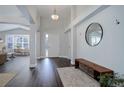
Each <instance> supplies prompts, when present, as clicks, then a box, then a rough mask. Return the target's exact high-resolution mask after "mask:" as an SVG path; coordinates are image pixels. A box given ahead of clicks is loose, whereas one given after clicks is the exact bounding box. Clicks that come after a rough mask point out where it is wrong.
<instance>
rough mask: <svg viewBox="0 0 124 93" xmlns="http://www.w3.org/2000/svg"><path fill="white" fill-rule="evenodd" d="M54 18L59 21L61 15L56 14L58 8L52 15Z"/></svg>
mask: <svg viewBox="0 0 124 93" xmlns="http://www.w3.org/2000/svg"><path fill="white" fill-rule="evenodd" d="M51 18H52V20H55V21H57V20H58V19H59V15H57V14H56V9H54V11H53V14H52V15H51Z"/></svg>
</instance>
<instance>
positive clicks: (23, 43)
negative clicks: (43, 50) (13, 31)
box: [6, 35, 29, 49]
mask: <svg viewBox="0 0 124 93" xmlns="http://www.w3.org/2000/svg"><path fill="white" fill-rule="evenodd" d="M6 40H7V48H8V49H18V48H20V49H29V35H7V39H6Z"/></svg>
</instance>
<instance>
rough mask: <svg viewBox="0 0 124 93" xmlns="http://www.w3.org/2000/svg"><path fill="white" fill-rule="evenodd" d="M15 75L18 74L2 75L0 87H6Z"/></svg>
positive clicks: (0, 75)
mask: <svg viewBox="0 0 124 93" xmlns="http://www.w3.org/2000/svg"><path fill="white" fill-rule="evenodd" d="M15 75H16V73H0V87H4V86H5V85H6V84H7V83H8V82H9V81H10V80H11V79H13V78H14V76H15Z"/></svg>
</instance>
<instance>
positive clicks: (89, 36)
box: [85, 23, 103, 46]
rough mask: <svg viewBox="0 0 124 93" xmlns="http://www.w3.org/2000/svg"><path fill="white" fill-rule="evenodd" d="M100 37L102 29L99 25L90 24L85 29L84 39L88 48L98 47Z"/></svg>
mask: <svg viewBox="0 0 124 93" xmlns="http://www.w3.org/2000/svg"><path fill="white" fill-rule="evenodd" d="M102 36H103V29H102V26H101V25H100V24H99V23H92V24H90V25H89V26H88V27H87V30H86V33H85V39H86V42H87V43H88V44H89V45H90V46H96V45H98V44H99V43H100V41H101V40H102Z"/></svg>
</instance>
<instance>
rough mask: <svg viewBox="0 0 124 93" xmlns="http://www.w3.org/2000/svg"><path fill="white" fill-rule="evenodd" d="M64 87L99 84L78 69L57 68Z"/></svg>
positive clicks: (95, 85)
mask: <svg viewBox="0 0 124 93" xmlns="http://www.w3.org/2000/svg"><path fill="white" fill-rule="evenodd" d="M57 71H58V73H59V76H60V78H61V81H62V83H63V86H64V87H99V86H100V84H99V83H98V82H97V81H96V80H94V79H93V78H92V77H90V76H89V75H87V74H86V73H85V72H83V71H81V70H80V69H75V68H74V67H64V68H57Z"/></svg>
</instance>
